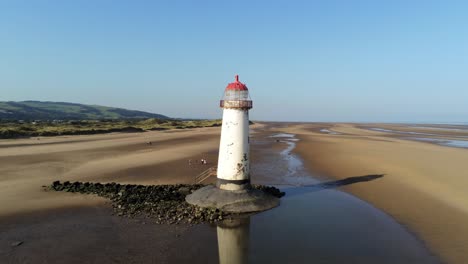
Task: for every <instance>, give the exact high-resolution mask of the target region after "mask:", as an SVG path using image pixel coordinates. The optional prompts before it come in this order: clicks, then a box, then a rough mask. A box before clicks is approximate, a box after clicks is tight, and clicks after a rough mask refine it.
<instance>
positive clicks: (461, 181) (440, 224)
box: [281, 123, 468, 263]
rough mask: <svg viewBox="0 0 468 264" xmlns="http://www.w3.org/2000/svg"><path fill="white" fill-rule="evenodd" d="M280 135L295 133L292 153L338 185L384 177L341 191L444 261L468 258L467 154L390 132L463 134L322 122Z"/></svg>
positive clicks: (290, 128) (460, 134)
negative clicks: (358, 178)
mask: <svg viewBox="0 0 468 264" xmlns="http://www.w3.org/2000/svg"><path fill="white" fill-rule="evenodd" d="M374 127H377V128H380V129H378V130H377V131H375V130H371V129H370V128H374ZM442 127H443V126H442ZM382 129H383V130H384V132H382ZM281 130H282V131H284V132H288V133H294V134H297V135H298V137H299V138H300V139H301V141H300V143H299V144H298V147H297V153H298V154H299V155H300V156H301V157H302V158H303V159H304V160H305V162H306V165H307V167H308V168H309V170H311V171H315V172H316V174H317V175H325V176H327V177H331V178H333V179H338V180H339V179H345V178H348V177H354V176H362V175H371V174H383V175H384V177H382V178H379V179H377V180H373V181H369V182H365V183H358V184H352V185H347V186H344V187H341V189H342V190H344V191H346V192H350V193H352V194H354V195H356V196H357V197H359V198H361V199H363V200H365V201H367V202H369V203H371V204H372V205H374V206H375V207H377V208H380V209H381V210H384V211H385V212H387V213H388V214H390V215H391V216H392V217H394V218H395V219H397V220H398V221H399V222H400V223H402V224H403V225H405V226H407V227H408V229H409V230H411V231H412V232H414V233H415V234H416V235H417V236H419V237H420V238H422V240H423V241H425V243H427V245H428V246H429V247H430V248H431V249H433V251H434V252H436V253H437V254H438V255H440V256H441V258H442V259H443V260H445V261H447V262H448V263H464V262H465V261H466V259H468V192H467V191H466V186H468V163H467V161H468V149H466V148H454V147H448V146H442V145H438V144H432V143H429V142H418V141H414V140H408V139H406V136H407V134H405V133H397V132H395V131H400V132H402V131H403V132H404V131H406V132H408V131H409V132H416V133H421V134H426V135H424V136H425V137H428V138H454V137H458V139H461V140H467V138H466V136H468V130H464V129H463V130H455V131H454V130H443V129H441V128H440V127H436V128H434V127H432V128H427V127H425V128H414V127H412V126H406V125H389V124H387V125H385V124H365V125H357V124H325V123H324V124H289V126H288V127H285V128H281ZM379 130H380V131H379ZM386 130H387V131H386Z"/></svg>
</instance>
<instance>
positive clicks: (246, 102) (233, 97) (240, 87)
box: [220, 75, 252, 109]
mask: <svg viewBox="0 0 468 264" xmlns="http://www.w3.org/2000/svg"><path fill="white" fill-rule="evenodd" d="M235 78H236V79H235V82H233V83H230V84H228V86H227V87H226V89H225V90H224V96H223V99H222V100H221V102H220V106H221V107H222V108H238V109H250V108H252V100H250V96H249V89H248V88H247V86H246V85H245V84H243V83H241V82H240V81H239V75H236V76H235Z"/></svg>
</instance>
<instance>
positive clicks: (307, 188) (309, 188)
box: [285, 174, 385, 196]
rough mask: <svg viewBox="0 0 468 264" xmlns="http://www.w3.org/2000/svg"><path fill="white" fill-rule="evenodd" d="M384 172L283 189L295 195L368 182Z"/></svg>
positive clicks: (380, 176) (379, 176) (289, 194)
mask: <svg viewBox="0 0 468 264" xmlns="http://www.w3.org/2000/svg"><path fill="white" fill-rule="evenodd" d="M384 175H385V174H369V175H363V176H353V177H348V178H345V179H342V180H337V181H329V182H322V183H317V184H311V185H304V186H301V187H300V188H291V189H287V190H285V192H286V193H287V196H295V195H300V194H304V193H309V192H317V191H320V190H325V189H333V188H338V187H341V186H346V185H350V184H355V183H359V182H368V181H373V180H376V179H379V178H382V177H383V176H384Z"/></svg>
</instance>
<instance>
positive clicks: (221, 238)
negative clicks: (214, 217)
mask: <svg viewBox="0 0 468 264" xmlns="http://www.w3.org/2000/svg"><path fill="white" fill-rule="evenodd" d="M249 231H250V218H249V217H247V218H239V219H228V220H225V221H223V222H221V223H219V224H218V227H217V233H218V252H219V263H220V264H241V263H247V262H248V254H249V250H248V249H249V234H250V232H249Z"/></svg>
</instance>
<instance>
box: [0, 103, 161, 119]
mask: <svg viewBox="0 0 468 264" xmlns="http://www.w3.org/2000/svg"><path fill="white" fill-rule="evenodd" d="M135 118H138V119H145V118H157V119H168V117H167V116H164V115H160V114H153V113H148V112H143V111H136V110H127V109H122V108H115V107H106V106H99V105H83V104H75V103H64V102H41V101H23V102H0V120H102V119H135Z"/></svg>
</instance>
